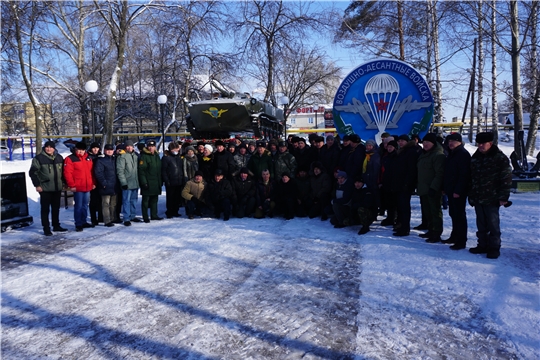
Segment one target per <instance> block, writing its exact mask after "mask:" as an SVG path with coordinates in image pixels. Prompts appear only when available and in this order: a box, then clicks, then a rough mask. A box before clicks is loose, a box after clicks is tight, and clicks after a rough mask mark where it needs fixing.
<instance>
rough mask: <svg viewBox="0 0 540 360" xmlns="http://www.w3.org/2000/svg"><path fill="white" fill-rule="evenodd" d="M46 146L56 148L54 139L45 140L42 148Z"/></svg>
mask: <svg viewBox="0 0 540 360" xmlns="http://www.w3.org/2000/svg"><path fill="white" fill-rule="evenodd" d="M46 147H52V148H53V149H56V144H55V142H54V141H47V142H45V145H43V148H44V149H45V148H46Z"/></svg>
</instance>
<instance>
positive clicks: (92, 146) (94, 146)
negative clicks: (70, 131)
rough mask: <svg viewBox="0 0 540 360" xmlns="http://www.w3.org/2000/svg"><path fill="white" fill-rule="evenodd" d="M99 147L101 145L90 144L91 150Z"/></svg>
mask: <svg viewBox="0 0 540 360" xmlns="http://www.w3.org/2000/svg"><path fill="white" fill-rule="evenodd" d="M98 147H99V144H98V143H97V142H95V141H94V142H93V143H91V144H90V149H93V148H98Z"/></svg>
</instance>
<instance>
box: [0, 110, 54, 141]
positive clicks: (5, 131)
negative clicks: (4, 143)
mask: <svg viewBox="0 0 540 360" xmlns="http://www.w3.org/2000/svg"><path fill="white" fill-rule="evenodd" d="M40 109H41V114H40V116H41V118H42V119H44V124H47V121H49V119H50V114H51V105H50V104H40ZM0 116H1V117H0V131H1V134H2V135H18V134H35V133H36V118H35V113H34V107H33V106H32V103H31V102H25V103H7V104H2V108H1V114H0Z"/></svg>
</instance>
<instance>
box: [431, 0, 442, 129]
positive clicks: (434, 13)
mask: <svg viewBox="0 0 540 360" xmlns="http://www.w3.org/2000/svg"><path fill="white" fill-rule="evenodd" d="M431 17H432V23H433V25H432V31H433V33H432V35H431V38H432V39H433V51H434V55H435V86H436V89H437V91H436V95H435V96H436V98H435V103H436V104H437V117H438V118H439V122H442V121H443V119H444V116H443V115H444V114H443V107H442V81H441V59H440V52H439V20H438V19H437V0H436V1H435V2H434V3H433V6H431Z"/></svg>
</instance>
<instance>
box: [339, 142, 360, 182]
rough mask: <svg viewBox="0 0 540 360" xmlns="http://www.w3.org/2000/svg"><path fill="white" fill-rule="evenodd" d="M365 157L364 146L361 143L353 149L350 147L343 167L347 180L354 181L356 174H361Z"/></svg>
mask: <svg viewBox="0 0 540 360" xmlns="http://www.w3.org/2000/svg"><path fill="white" fill-rule="evenodd" d="M365 158H366V147H365V146H364V145H362V144H358V146H357V147H356V148H355V149H353V148H352V147H351V148H350V150H349V156H348V157H347V161H346V163H345V168H344V169H343V170H344V171H345V172H346V173H347V176H348V177H349V180H351V181H354V178H355V177H356V176H358V175H362V168H363V166H364V159H365Z"/></svg>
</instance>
